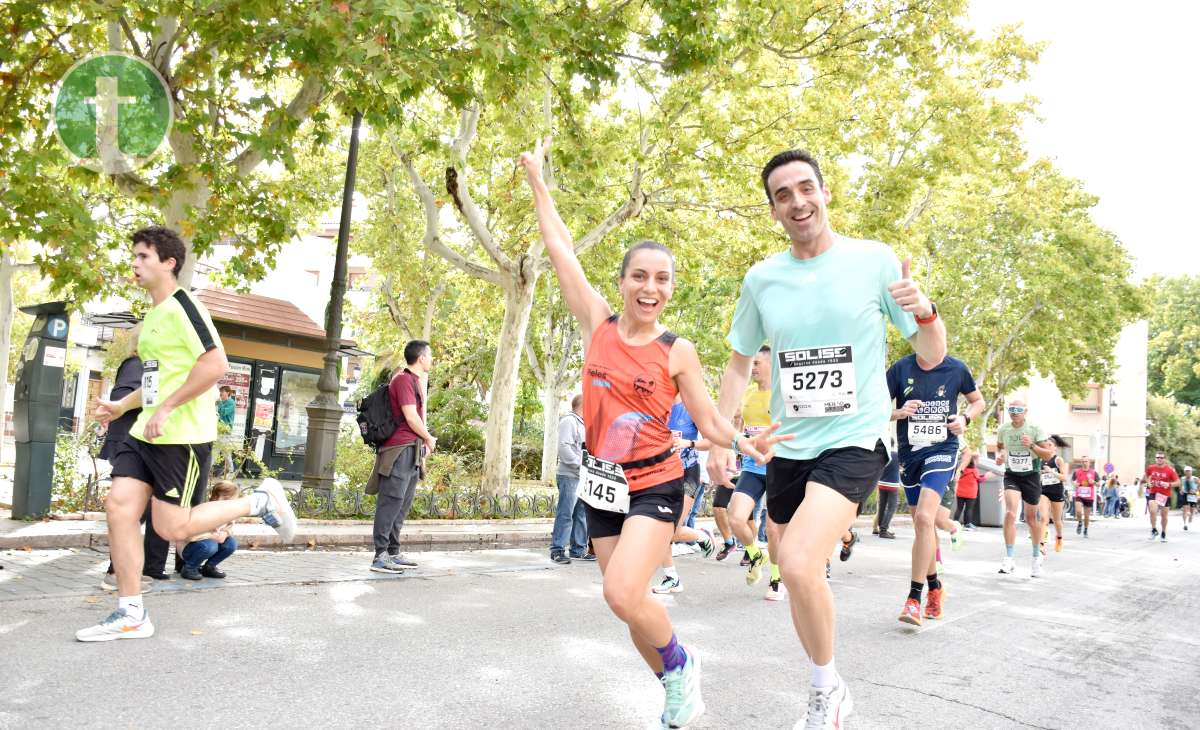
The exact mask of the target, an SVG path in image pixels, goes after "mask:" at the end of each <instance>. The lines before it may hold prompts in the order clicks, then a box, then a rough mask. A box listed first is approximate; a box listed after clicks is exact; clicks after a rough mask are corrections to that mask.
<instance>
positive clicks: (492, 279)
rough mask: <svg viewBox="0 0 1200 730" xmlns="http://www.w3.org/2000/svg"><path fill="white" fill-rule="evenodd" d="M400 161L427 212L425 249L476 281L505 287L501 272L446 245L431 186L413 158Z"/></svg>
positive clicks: (403, 157)
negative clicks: (427, 183)
mask: <svg viewBox="0 0 1200 730" xmlns="http://www.w3.org/2000/svg"><path fill="white" fill-rule="evenodd" d="M400 159H401V161H402V162H403V163H404V169H405V170H406V171H407V172H408V179H409V181H410V182H411V183H412V186H413V190H414V191H416V193H417V199H419V200H420V201H421V207H422V208H423V209H424V210H425V236H424V238H422V240H421V243H422V244H423V245H424V246H425V248H426V249H427V250H429V251H432V252H433V253H435V254H437V255H438V256H441V257H442V258H443V259H445V260H446V261H448V262H450V263H451V264H453V265H454V266H456V267H458V268H459V269H461V270H462V271H464V272H466V273H467V274H470V275H471V276H473V277H475V278H476V279H483V280H484V281H486V282H489V283H492V284H495V285H496V286H499V287H503V286H504V279H503V277H502V276H501V275H500V272H498V271H496V270H494V269H489V268H487V267H486V266H483V265H481V264H477V263H475V262H474V261H470V260H468V259H467V258H466V257H465V256H463V255H462V254H460V253H459V252H458V251H455V250H454V249H452V248H450V247H449V246H447V245H446V243H445V241H443V240H442V236H441V226H440V225H439V224H438V207H437V200H435V199H434V197H433V192H431V191H430V190H429V186H428V185H426V184H425V181H424V180H422V179H421V174H420V173H419V172H417V168H416V167H415V166H414V165H413V162H412V158H411V157H409V156H408V155H402V156H401V158H400Z"/></svg>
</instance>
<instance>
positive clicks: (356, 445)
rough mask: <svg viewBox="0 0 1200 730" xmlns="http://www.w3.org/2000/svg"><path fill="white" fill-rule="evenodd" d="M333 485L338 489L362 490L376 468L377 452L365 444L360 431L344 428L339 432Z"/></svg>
mask: <svg viewBox="0 0 1200 730" xmlns="http://www.w3.org/2000/svg"><path fill="white" fill-rule="evenodd" d="M335 459H336V461H335V462H334V475H333V484H334V486H337V487H353V488H356V489H362V488H363V487H365V486H366V484H367V480H368V479H370V478H371V469H373V468H374V467H375V452H374V451H373V450H372V449H371V447H370V446H367V445H366V444H365V443H363V440H362V436H360V435H359V433H358V431H355V430H354V429H352V428H350V427H349V426H343V427H342V429H341V430H340V431H339V432H338V440H337V448H336V451H335Z"/></svg>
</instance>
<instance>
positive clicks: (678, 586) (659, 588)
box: [650, 575, 683, 596]
mask: <svg viewBox="0 0 1200 730" xmlns="http://www.w3.org/2000/svg"><path fill="white" fill-rule="evenodd" d="M650 590H651V591H653V592H654V593H657V594H658V595H660V596H661V595H664V594H666V593H680V592H682V591H683V584H682V583H681V582H680V580H679V576H677V575H664V576H663V579H662V582H661V583H659V584H658V585H656V586H654V587H653V588H651V589H650Z"/></svg>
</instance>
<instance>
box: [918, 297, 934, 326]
mask: <svg viewBox="0 0 1200 730" xmlns="http://www.w3.org/2000/svg"><path fill="white" fill-rule="evenodd" d="M929 309H930V312H929V316H928V317H924V318H922V317H915V315H914V317H915V318H916V320H917V324H918V325H922V326H924V325H927V324H933V323H934V322H936V321H937V318H938V311H937V305H936V304H934V303H933V302H932V301H930V302H929Z"/></svg>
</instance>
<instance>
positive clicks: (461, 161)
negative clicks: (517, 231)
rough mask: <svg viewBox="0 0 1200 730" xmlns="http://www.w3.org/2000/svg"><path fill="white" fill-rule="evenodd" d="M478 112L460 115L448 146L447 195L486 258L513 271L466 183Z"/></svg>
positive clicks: (471, 108) (469, 110)
mask: <svg viewBox="0 0 1200 730" xmlns="http://www.w3.org/2000/svg"><path fill="white" fill-rule="evenodd" d="M479 113H480V111H479V107H478V106H476V105H471V106H468V107H467V108H466V109H463V111H462V115H461V116H460V117H459V120H458V134H457V135H456V136H455V137H454V141H453V142H451V143H450V158H451V167H448V168H446V192H447V193H449V194H450V197H451V198H452V199H453V200H454V206H455V207H456V208H457V209H458V212H459V213H460V214H462V217H463V219H464V220H465V221H466V222H467V226H468V227H469V228H470V229H471V233H472V234H473V235H474V236H475V240H476V241H478V242H479V245H480V246H482V247H483V250H484V251H487V254H488V256H490V257H491V258H492V261H495V262H496V265H497V266H498V267H500V268H501V269H502V270H504V271H508V272H511V271H512V270H513V262H512V259H510V258H509V257H508V256H507V255H506V254H505V253H504V252H503V251H501V250H500V247H499V246H497V245H496V240H495V239H494V238H493V237H492V232H491V231H490V230H488V227H487V221H486V220H485V219H484V215H483V213H482V212H481V211H480V210H479V206H478V205H476V204H475V199H474V198H472V197H471V190H470V188H469V187H468V186H467V183H466V180H465V178H466V176H467V152H468V151H470V149H471V144H472V143H473V142H474V141H475V134H476V132H477V131H478V129H479Z"/></svg>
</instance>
